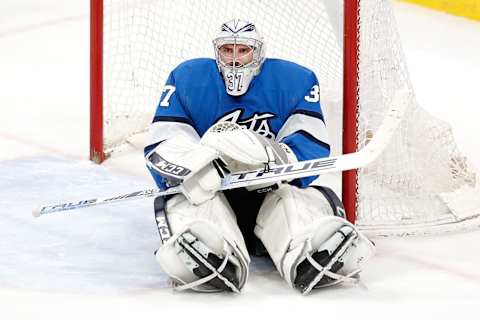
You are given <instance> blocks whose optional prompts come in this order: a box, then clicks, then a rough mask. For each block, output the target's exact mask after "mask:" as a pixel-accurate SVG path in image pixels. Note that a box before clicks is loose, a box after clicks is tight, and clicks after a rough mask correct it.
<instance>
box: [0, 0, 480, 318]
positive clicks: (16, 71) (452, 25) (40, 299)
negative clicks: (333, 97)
mask: <svg viewBox="0 0 480 320" xmlns="http://www.w3.org/2000/svg"><path fill="white" fill-rule="evenodd" d="M88 10H89V8H88V1H80V0H69V1H60V0H42V1H41V2H40V1H35V0H15V1H14V0H2V2H0V52H1V54H0V55H1V59H0V107H1V118H0V177H1V178H0V191H1V194H0V210H1V211H0V318H1V319H30V318H32V319H33V318H39V319H61V318H69V319H72V318H73V319H85V318H87V317H88V318H92V319H100V318H104V319H107V318H108V319H112V318H113V319H129V318H130V319H132V318H135V319H147V318H149V319H155V318H165V317H176V318H179V319H184V318H187V317H189V318H194V319H197V318H201V319H203V318H205V319H206V318H208V319H230V318H235V319H240V318H245V317H248V318H254V319H256V318H266V317H270V318H272V319H273V318H279V317H289V318H290V317H295V318H297V319H311V318H320V319H330V318H336V319H337V318H339V319H343V318H347V317H348V318H350V319H351V318H354V317H359V318H362V319H363V318H368V319H403V318H406V317H408V318H410V319H451V318H454V317H459V316H468V317H469V318H476V317H478V313H479V307H478V303H479V301H480V270H479V266H480V231H473V232H468V233H459V234H449V235H443V236H437V237H421V238H399V239H398V238H397V239H395V238H393V239H384V238H379V239H375V241H376V244H377V248H378V253H377V255H376V257H375V258H374V259H373V260H372V261H371V263H370V264H369V265H368V267H367V268H366V269H365V270H364V272H363V274H362V283H361V285H358V286H353V287H351V286H345V287H338V288H333V289H328V290H322V291H316V292H315V293H314V294H312V295H311V296H308V297H302V296H300V295H299V294H298V293H297V292H294V291H293V290H291V289H290V288H288V287H287V286H286V284H285V283H284V282H283V281H282V280H281V278H280V277H279V275H278V274H277V272H276V271H274V269H273V268H272V266H271V264H270V263H268V261H265V260H262V259H254V262H253V268H252V274H251V277H250V279H249V282H248V284H247V285H246V287H245V290H244V292H243V293H242V294H241V295H230V294H210V295H202V294H195V293H188V292H187V293H175V292H173V291H172V289H171V288H169V283H168V279H167V278H166V276H165V275H164V274H162V273H161V272H160V271H159V269H158V266H157V264H156V262H155V260H154V256H153V251H154V250H155V249H156V247H157V245H158V243H159V238H158V235H157V231H156V228H155V225H154V222H153V218H152V216H153V212H152V203H151V200H147V201H136V202H130V203H128V204H125V205H120V204H118V205H112V206H105V207H98V208H92V209H85V210H81V211H77V212H73V211H72V212H71V213H70V214H56V215H51V216H45V217H42V218H39V219H33V218H32V217H31V210H32V208H34V207H35V206H36V205H39V204H43V203H50V202H56V201H63V200H65V199H85V198H89V197H97V196H101V195H113V194H117V193H122V192H128V191H132V190H137V189H143V188H145V187H149V186H152V181H151V179H150V178H149V176H148V174H147V173H146V170H145V169H144V167H143V162H142V157H141V153H140V152H130V153H128V152H126V153H125V154H121V155H117V156H116V157H114V158H113V159H111V160H109V161H107V163H106V164H105V165H102V166H97V165H94V164H92V163H90V162H89V161H88V116H89V115H88V105H89V94H88V89H89V87H88V86H89V84H88V83H89V82H88V68H89V66H88V63H89V60H88V59H89V52H88V35H89V24H88ZM395 10H396V15H397V19H398V23H399V28H400V32H401V35H402V39H403V43H404V48H405V51H406V57H407V62H408V65H409V69H410V73H411V76H412V80H413V83H414V86H415V88H416V93H417V97H418V100H419V102H420V103H421V105H422V106H423V107H425V108H427V109H429V110H430V111H431V112H432V113H434V114H435V115H437V116H438V117H440V118H442V119H445V120H448V121H449V122H450V123H451V124H452V125H453V128H454V133H455V135H456V137H457V140H458V143H459V145H460V147H461V148H462V150H463V151H464V152H465V153H466V154H467V155H468V156H469V158H470V159H471V160H472V161H473V162H474V163H475V164H476V165H477V167H479V168H480V148H479V146H480V143H479V142H478V135H477V134H478V133H477V132H478V127H477V126H478V125H477V122H478V119H479V118H480V111H479V107H480V103H479V102H478V101H479V99H478V92H479V91H478V89H479V83H480V79H479V78H480V24H479V23H478V22H474V21H470V20H466V19H462V18H458V17H452V16H448V15H446V14H442V13H438V12H433V11H430V10H427V9H422V8H419V7H416V6H412V5H407V4H401V3H397V4H396V5H395Z"/></svg>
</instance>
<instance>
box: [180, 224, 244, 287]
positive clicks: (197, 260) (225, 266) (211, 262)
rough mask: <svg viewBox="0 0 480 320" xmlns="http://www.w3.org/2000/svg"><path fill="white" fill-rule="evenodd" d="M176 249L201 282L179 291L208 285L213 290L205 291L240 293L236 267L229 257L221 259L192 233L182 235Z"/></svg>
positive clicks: (188, 285) (187, 285)
mask: <svg viewBox="0 0 480 320" xmlns="http://www.w3.org/2000/svg"><path fill="white" fill-rule="evenodd" d="M175 247H176V249H177V251H178V254H179V256H180V257H181V259H182V260H183V261H184V263H185V265H186V266H187V267H188V268H189V269H190V270H191V271H192V273H193V274H195V275H196V276H197V277H199V280H197V281H194V282H191V283H188V284H185V285H181V286H179V287H177V289H179V290H184V289H194V288H196V287H198V286H200V285H202V284H206V285H209V286H211V287H212V289H211V290H205V291H232V292H235V293H239V292H240V288H239V280H238V277H237V275H236V272H235V266H234V265H233V263H232V262H231V261H230V260H229V259H228V258H229V257H228V255H226V256H225V257H224V258H222V257H219V256H218V255H216V254H215V253H214V252H213V251H212V250H211V249H210V248H208V247H207V246H206V245H205V244H204V243H203V242H201V241H200V240H199V239H197V237H195V236H194V235H193V234H192V233H190V232H185V233H183V234H182V235H180V236H179V237H178V239H177V241H176V243H175Z"/></svg>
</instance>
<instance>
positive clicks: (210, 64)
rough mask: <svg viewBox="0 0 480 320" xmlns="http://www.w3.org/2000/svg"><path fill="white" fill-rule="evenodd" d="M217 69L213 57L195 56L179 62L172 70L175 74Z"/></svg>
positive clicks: (202, 72)
mask: <svg viewBox="0 0 480 320" xmlns="http://www.w3.org/2000/svg"><path fill="white" fill-rule="evenodd" d="M209 71H215V72H216V71H217V63H216V62H215V60H214V59H211V58H196V59H191V60H186V61H184V62H182V63H180V64H179V65H178V66H177V67H176V68H175V69H174V70H173V72H174V73H175V74H184V73H188V74H190V75H191V74H192V73H193V74H196V73H199V74H205V72H209Z"/></svg>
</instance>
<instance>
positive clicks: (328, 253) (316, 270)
mask: <svg viewBox="0 0 480 320" xmlns="http://www.w3.org/2000/svg"><path fill="white" fill-rule="evenodd" d="M357 238H358V234H357V232H356V231H355V230H354V229H353V228H352V227H350V226H348V225H345V226H343V227H341V228H340V229H339V230H338V231H337V232H335V233H334V234H333V235H332V236H331V237H330V238H329V239H328V240H327V241H325V243H324V244H323V245H322V246H321V247H320V248H319V249H318V250H317V251H316V252H314V253H313V254H310V253H307V256H306V258H305V259H304V260H303V261H302V262H301V263H299V264H298V266H297V276H296V277H295V280H294V287H295V288H296V289H298V290H299V291H300V292H301V293H302V295H307V294H308V293H310V291H312V290H313V289H317V288H321V287H327V286H332V285H335V284H338V283H341V282H345V281H349V282H356V281H357V277H356V276H357V275H358V273H359V272H360V270H355V271H354V272H351V273H350V274H348V275H340V274H337V271H339V270H340V269H341V268H342V267H343V266H344V263H343V261H342V256H343V255H344V254H345V252H346V251H347V250H348V249H349V248H350V247H351V245H352V243H353V241H354V240H355V239H357ZM310 246H311V245H310Z"/></svg>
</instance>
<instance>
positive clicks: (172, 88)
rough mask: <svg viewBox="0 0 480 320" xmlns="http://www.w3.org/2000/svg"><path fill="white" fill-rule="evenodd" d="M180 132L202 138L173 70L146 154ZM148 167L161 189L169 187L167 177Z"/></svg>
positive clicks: (156, 112)
mask: <svg viewBox="0 0 480 320" xmlns="http://www.w3.org/2000/svg"><path fill="white" fill-rule="evenodd" d="M178 134H186V135H189V136H191V137H193V138H194V139H200V137H199V135H198V133H197V131H196V130H195V127H194V124H193V121H192V120H191V117H190V116H189V114H188V112H187V110H186V109H185V107H184V104H182V101H181V95H180V93H179V91H178V90H177V86H176V83H175V76H174V72H172V73H171V74H170V76H169V77H168V79H167V82H166V83H165V86H164V87H163V91H162V95H161V97H160V101H159V103H158V106H157V109H156V111H155V116H154V118H153V121H152V123H151V124H150V126H149V129H148V134H147V141H146V145H145V148H144V155H145V156H147V154H148V153H149V152H150V151H152V150H153V149H155V147H156V146H158V145H159V144H160V143H162V142H164V141H166V140H168V139H170V138H172V137H174V136H176V135H178ZM147 168H148V167H147ZM148 169H149V171H150V174H151V175H152V177H153V179H154V180H155V183H156V184H157V186H158V187H159V188H160V189H167V188H168V185H167V181H166V180H165V178H163V177H162V176H160V175H159V174H158V173H156V172H155V171H153V170H151V169H150V168H148Z"/></svg>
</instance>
